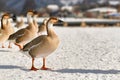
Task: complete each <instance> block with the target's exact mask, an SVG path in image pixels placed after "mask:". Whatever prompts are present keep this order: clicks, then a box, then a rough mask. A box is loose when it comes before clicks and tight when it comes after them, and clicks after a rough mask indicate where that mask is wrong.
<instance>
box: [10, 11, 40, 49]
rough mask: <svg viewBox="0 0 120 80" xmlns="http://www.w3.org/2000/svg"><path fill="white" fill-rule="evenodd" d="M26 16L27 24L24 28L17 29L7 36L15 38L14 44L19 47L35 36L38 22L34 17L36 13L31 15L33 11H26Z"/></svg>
mask: <svg viewBox="0 0 120 80" xmlns="http://www.w3.org/2000/svg"><path fill="white" fill-rule="evenodd" d="M27 16H28V26H27V27H26V28H23V29H21V30H18V31H17V32H16V33H14V34H12V35H11V36H10V37H9V40H11V39H15V44H16V45H17V46H19V48H20V49H22V48H23V46H24V45H25V44H26V43H28V42H29V41H31V40H32V39H33V38H35V37H36V35H37V32H38V24H37V22H36V20H35V19H34V17H36V15H34V16H33V12H28V13H27Z"/></svg>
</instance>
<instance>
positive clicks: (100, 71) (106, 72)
mask: <svg viewBox="0 0 120 80" xmlns="http://www.w3.org/2000/svg"><path fill="white" fill-rule="evenodd" d="M54 72H60V73H83V74H86V73H93V74H119V73H120V70H114V69H111V70H99V69H60V70H55V71H54Z"/></svg>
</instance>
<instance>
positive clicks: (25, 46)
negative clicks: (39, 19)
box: [23, 35, 47, 51]
mask: <svg viewBox="0 0 120 80" xmlns="http://www.w3.org/2000/svg"><path fill="white" fill-rule="evenodd" d="M46 37H47V35H41V36H38V37H37V38H35V39H33V40H32V41H31V42H29V43H27V44H26V45H24V47H23V51H28V50H29V49H30V48H31V47H32V46H34V45H37V44H39V43H41V42H42V41H43V40H44V39H45V38H46Z"/></svg>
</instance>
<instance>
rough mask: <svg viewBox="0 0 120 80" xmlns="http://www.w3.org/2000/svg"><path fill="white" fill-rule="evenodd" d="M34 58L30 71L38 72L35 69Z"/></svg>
mask: <svg viewBox="0 0 120 80" xmlns="http://www.w3.org/2000/svg"><path fill="white" fill-rule="evenodd" d="M34 60H35V59H34V58H32V67H31V69H30V70H33V71H37V70H38V69H37V68H35V67H34Z"/></svg>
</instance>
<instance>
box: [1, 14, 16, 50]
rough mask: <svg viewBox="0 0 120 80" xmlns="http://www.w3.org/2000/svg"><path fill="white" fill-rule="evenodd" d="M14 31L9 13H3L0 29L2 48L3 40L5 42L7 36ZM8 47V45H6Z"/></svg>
mask: <svg viewBox="0 0 120 80" xmlns="http://www.w3.org/2000/svg"><path fill="white" fill-rule="evenodd" d="M13 32H14V29H13V28H12V25H11V21H10V15H9V14H7V13H6V14H4V15H3V16H2V19H1V30H0V43H2V48H4V42H6V41H7V40H8V38H9V36H10V35H11V34H12V33H13ZM8 47H9V48H10V45H9V46H8Z"/></svg>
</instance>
